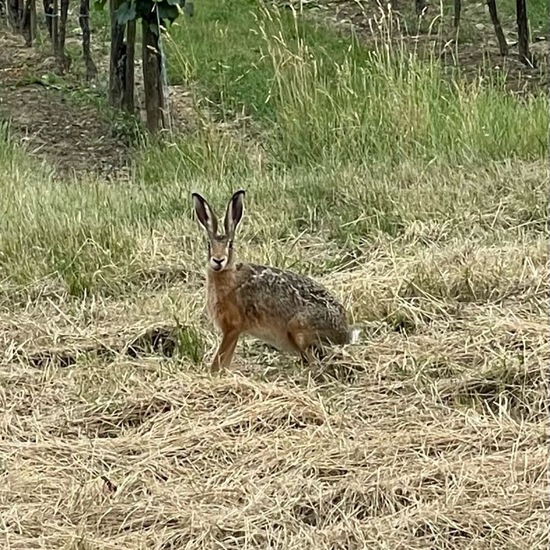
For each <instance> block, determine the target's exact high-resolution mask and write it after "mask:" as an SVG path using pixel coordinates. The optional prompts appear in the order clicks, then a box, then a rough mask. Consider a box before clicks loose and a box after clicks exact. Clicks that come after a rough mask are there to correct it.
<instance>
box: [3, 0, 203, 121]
mask: <svg viewBox="0 0 550 550" xmlns="http://www.w3.org/2000/svg"><path fill="white" fill-rule="evenodd" d="M3 1H4V2H7V5H5V7H6V11H7V13H8V19H9V21H10V24H11V25H12V27H13V28H14V29H15V30H17V31H18V32H20V33H21V34H22V35H23V36H24V37H25V42H26V44H27V46H32V45H33V43H34V41H35V39H36V33H37V9H36V0H0V8H1V5H2V2H3ZM69 1H70V0H43V10H44V16H45V19H46V26H47V29H48V35H49V37H50V41H51V44H52V51H53V54H54V56H55V59H56V64H57V68H58V70H59V71H60V72H61V73H64V72H65V71H67V70H68V68H69V66H70V61H71V60H70V58H69V57H68V56H67V53H66V50H65V38H66V33H67V18H68V14H69ZM71 1H74V0H71ZM78 1H79V4H78V20H79V24H80V28H81V31H82V55H83V59H84V63H85V66H86V78H87V79H88V80H92V79H94V78H95V77H96V75H97V69H96V66H95V64H94V61H93V58H92V53H91V39H90V24H89V19H90V0H78ZM107 2H109V14H110V22H111V40H110V42H111V53H110V68H109V89H108V96H109V103H110V104H111V105H112V106H113V107H115V108H118V109H122V110H125V111H127V112H129V113H134V111H135V49H136V35H137V32H136V31H137V24H138V22H139V21H140V22H141V37H142V38H141V40H142V47H141V57H142V66H143V81H144V89H145V110H146V113H147V127H148V128H149V130H150V131H152V132H156V131H158V130H161V129H162V128H165V127H166V122H167V121H166V114H165V110H166V103H167V102H166V95H167V90H166V86H165V83H166V78H165V71H164V56H163V51H162V43H161V40H162V38H161V36H162V31H163V29H164V28H165V27H166V26H167V25H168V24H171V23H173V22H174V21H175V20H176V19H177V17H178V16H179V15H180V13H181V12H182V11H183V10H185V12H187V14H188V15H192V14H193V11H192V9H193V6H192V3H191V2H189V1H188V2H187V4H186V0H96V2H95V4H96V6H97V7H98V8H101V9H103V8H105V5H106V3H107Z"/></svg>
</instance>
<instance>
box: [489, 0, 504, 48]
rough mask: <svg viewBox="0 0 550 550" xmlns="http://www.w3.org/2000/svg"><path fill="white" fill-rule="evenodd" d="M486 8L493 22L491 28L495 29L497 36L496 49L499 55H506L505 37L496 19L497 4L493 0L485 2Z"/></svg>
mask: <svg viewBox="0 0 550 550" xmlns="http://www.w3.org/2000/svg"><path fill="white" fill-rule="evenodd" d="M487 6H488V7H489V14H490V16H491V21H492V22H493V27H495V34H496V36H497V41H498V48H499V50H500V55H503V56H506V55H508V44H507V43H506V37H505V36H504V32H503V31H502V26H501V24H500V20H499V18H498V12H497V4H496V1H495V0H487Z"/></svg>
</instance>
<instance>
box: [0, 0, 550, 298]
mask: <svg viewBox="0 0 550 550" xmlns="http://www.w3.org/2000/svg"><path fill="white" fill-rule="evenodd" d="M179 29H180V30H179V31H177V32H176V33H175V35H174V40H173V42H172V43H171V57H170V65H171V67H172V77H173V78H176V77H179V78H182V79H185V80H188V79H190V80H189V81H190V82H191V84H192V85H193V86H194V90H195V92H196V93H197V96H201V97H203V94H206V98H207V99H208V100H209V101H210V102H214V103H215V102H216V101H218V100H219V101H220V103H219V104H218V105H217V106H216V105H215V104H214V106H212V103H208V101H204V98H203V101H202V102H201V101H197V113H198V115H197V117H198V121H195V122H197V123H196V124H194V127H195V130H193V131H191V132H189V133H186V134H185V133H184V134H181V135H179V136H176V137H174V138H173V139H171V140H169V141H168V142H164V143H148V144H146V145H144V147H143V148H142V150H141V151H140V154H139V155H138V158H137V159H136V166H135V170H134V173H133V177H132V179H131V181H127V182H118V183H117V184H116V185H108V184H105V183H103V182H100V181H88V182H72V181H66V182H62V183H60V182H58V181H55V180H54V179H53V178H52V174H51V172H50V171H48V169H47V168H45V167H43V166H39V165H37V164H36V163H35V162H34V161H32V160H31V159H29V158H28V157H27V155H26V154H25V151H24V150H23V149H22V148H21V147H20V146H18V145H17V144H16V143H15V142H14V141H13V140H12V139H11V137H10V135H9V132H8V130H7V128H6V127H2V128H0V163H1V165H2V167H3V173H2V174H1V175H0V211H1V212H2V216H1V217H0V277H2V279H3V280H4V282H5V284H4V286H3V290H0V292H4V293H10V292H12V291H13V289H19V290H21V289H22V288H24V287H25V288H26V286H27V285H33V284H35V283H37V282H40V283H39V284H42V283H43V282H45V283H44V284H54V285H57V287H61V288H62V289H63V290H64V291H66V292H68V293H70V294H77V295H81V294H85V293H89V292H98V293H103V294H111V293H118V292H124V291H125V290H127V289H128V288H132V285H134V283H136V284H140V282H141V281H142V280H143V279H142V277H143V273H144V272H146V271H147V269H148V267H150V266H151V265H156V264H158V263H168V264H173V263H183V264H184V265H186V266H187V269H190V268H189V265H197V264H196V262H197V261H199V259H202V255H203V249H202V246H201V245H200V244H199V243H201V242H202V241H200V237H199V233H198V231H197V228H196V226H195V224H194V223H193V221H192V212H191V205H190V202H189V193H190V191H192V190H196V189H198V190H201V191H203V192H205V193H206V194H207V195H208V196H209V197H211V198H212V200H213V201H214V203H215V204H216V205H217V206H218V207H219V208H221V207H223V201H224V200H225V199H226V196H227V195H228V194H229V193H230V191H232V190H234V188H236V187H237V186H239V187H241V186H244V187H246V188H247V190H248V191H249V194H248V197H247V206H249V205H250V210H249V214H248V215H247V224H246V225H245V226H244V228H243V230H244V238H245V239H246V240H250V241H251V243H252V245H251V248H246V249H245V250H244V254H245V255H248V254H249V255H250V256H249V257H252V258H253V259H255V260H264V261H275V262H276V263H277V264H279V265H283V266H286V267H295V268H299V269H301V270H304V271H313V272H319V273H320V272H322V271H323V270H327V269H336V268H339V267H340V266H342V265H345V264H346V262H348V261H349V256H350V255H352V256H353V255H356V254H358V252H357V251H358V250H360V249H361V247H363V246H364V245H365V243H368V242H370V241H372V240H375V239H379V238H382V239H384V238H390V239H396V240H402V239H407V238H409V236H410V234H411V227H417V226H422V227H423V226H424V225H427V226H430V227H434V228H436V229H434V230H433V234H434V235H437V237H434V236H432V237H430V239H435V240H438V239H451V238H470V237H472V238H475V239H480V238H482V239H485V240H489V241H494V240H496V239H510V238H512V239H513V238H516V237H517V236H518V234H519V233H532V232H534V233H537V234H538V235H539V236H540V232H541V231H544V222H545V218H546V202H545V198H544V196H545V184H544V182H545V181H546V174H545V170H544V166H545V165H544V159H545V155H546V151H547V127H548V112H547V99H546V97H545V96H544V95H542V94H541V95H540V96H534V97H527V98H523V99H520V98H517V97H514V96H512V95H511V94H509V93H507V92H506V91H505V90H504V89H502V87H500V86H499V85H498V82H493V83H486V82H483V81H475V82H471V81H470V82H467V81H465V80H463V79H461V78H460V77H457V78H453V79H451V78H450V77H449V76H448V75H445V74H443V73H442V71H441V68H440V66H439V64H438V63H437V62H436V60H435V59H434V58H431V59H428V60H426V59H425V60H423V61H421V60H420V59H418V58H417V57H416V56H415V55H414V52H410V51H409V50H407V49H406V48H405V46H404V44H402V43H398V42H397V43H396V42H395V41H393V40H392V39H391V35H388V29H387V28H386V27H383V26H382V28H381V29H380V36H379V38H378V39H379V43H378V45H377V47H376V48H375V49H374V50H372V49H371V50H369V49H366V48H365V47H364V46H362V45H361V44H359V43H358V41H356V40H354V39H353V38H351V39H350V38H346V37H343V36H341V35H340V34H338V33H337V32H335V31H333V30H331V29H328V28H326V27H322V26H320V25H317V24H315V25H314V24H311V23H308V22H307V21H305V20H302V19H300V18H298V17H295V16H293V15H292V14H291V13H286V14H284V15H280V14H276V13H274V12H273V11H270V10H266V9H259V8H258V5H257V4H256V3H254V2H246V1H244V0H239V1H234V2H232V3H230V4H220V3H219V2H217V1H214V0H204V2H202V3H201V9H200V10H197V17H196V18H193V19H192V20H185V21H183V22H182V23H181V26H180V27H179ZM239 37H240V38H242V39H243V40H242V42H239V41H238V40H237V38H239ZM230 39H231V40H230ZM216 68H217V69H216ZM222 96H223V98H222ZM222 99H223V101H222ZM205 104H208V105H209V109H205ZM212 107H214V108H212ZM216 107H220V109H217V108H216ZM243 110H244V111H245V112H246V113H247V114H248V115H250V116H251V117H252V120H249V119H247V123H246V125H244V126H242V127H239V124H238V120H237V123H235V124H233V125H232V126H231V131H227V126H226V125H220V124H219V117H220V116H222V117H226V118H228V119H231V118H232V117H235V115H237V114H239V113H240V112H241V111H243ZM237 119H238V117H237ZM251 130H253V131H251ZM415 231H416V230H415ZM415 231H413V234H416V233H415ZM423 238H424V237H423ZM311 242H317V243H323V247H324V248H325V250H326V251H327V252H326V254H323V255H322V259H319V257H314V256H312V255H311V254H310V253H309V252H308V250H309V248H308V247H309V246H310V245H311ZM308 243H309V244H308ZM328 251H330V253H329V252H328Z"/></svg>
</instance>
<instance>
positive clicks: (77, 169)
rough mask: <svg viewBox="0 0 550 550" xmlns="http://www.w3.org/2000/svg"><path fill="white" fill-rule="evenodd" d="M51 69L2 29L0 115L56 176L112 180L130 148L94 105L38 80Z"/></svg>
mask: <svg viewBox="0 0 550 550" xmlns="http://www.w3.org/2000/svg"><path fill="white" fill-rule="evenodd" d="M51 71H53V59H52V58H51V57H47V56H45V55H44V54H43V53H41V52H40V50H39V49H38V48H26V47H25V46H24V41H23V39H22V38H21V37H19V36H15V35H13V34H12V33H11V32H10V31H9V30H8V29H6V28H5V27H4V26H0V116H1V117H2V118H5V119H8V120H9V121H10V122H11V128H12V130H13V131H14V132H15V134H16V135H17V136H19V137H20V138H21V139H22V140H24V141H25V142H26V143H27V145H28V148H29V151H30V152H31V153H32V154H33V155H36V156H37V157H38V158H40V159H43V160H44V161H46V162H47V163H48V164H50V165H51V166H52V167H53V168H54V169H55V172H56V173H57V174H58V175H59V177H61V178H63V177H66V176H67V175H72V174H75V175H77V176H85V175H92V176H100V177H104V178H108V179H111V178H116V177H117V174H119V173H120V171H121V170H124V169H125V167H126V166H127V164H128V160H129V153H130V150H129V147H128V145H127V144H125V143H124V141H123V140H122V139H121V138H120V137H117V136H116V135H114V134H113V128H112V120H109V118H108V117H107V116H106V115H105V114H104V113H101V112H100V111H99V108H98V107H96V106H94V105H91V104H85V103H83V102H82V101H80V102H77V101H75V100H72V99H71V98H70V95H69V94H68V93H67V90H63V89H60V88H59V87H56V86H55V85H49V84H48V83H47V82H45V81H44V80H43V79H42V76H43V75H45V74H47V73H49V72H51Z"/></svg>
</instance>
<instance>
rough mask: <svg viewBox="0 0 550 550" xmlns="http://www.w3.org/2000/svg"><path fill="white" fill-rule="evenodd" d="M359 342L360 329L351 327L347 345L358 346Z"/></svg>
mask: <svg viewBox="0 0 550 550" xmlns="http://www.w3.org/2000/svg"><path fill="white" fill-rule="evenodd" d="M360 341H361V329H360V328H358V327H353V328H352V329H351V330H350V331H349V343H350V344H351V345H352V346H353V345H355V344H358V343H359V342H360Z"/></svg>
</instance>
